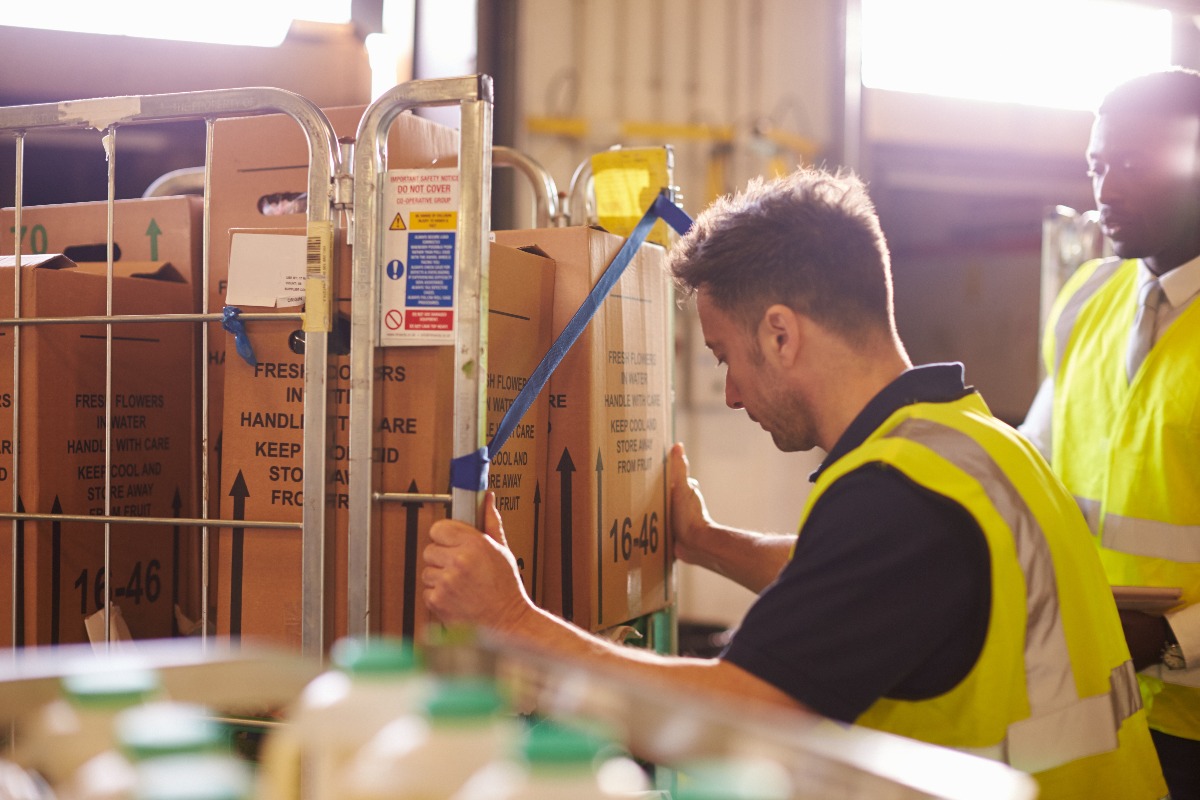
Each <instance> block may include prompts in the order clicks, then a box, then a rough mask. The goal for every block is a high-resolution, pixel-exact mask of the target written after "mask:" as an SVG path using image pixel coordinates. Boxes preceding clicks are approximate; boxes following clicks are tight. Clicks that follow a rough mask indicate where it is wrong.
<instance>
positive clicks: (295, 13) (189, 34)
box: [0, 0, 350, 47]
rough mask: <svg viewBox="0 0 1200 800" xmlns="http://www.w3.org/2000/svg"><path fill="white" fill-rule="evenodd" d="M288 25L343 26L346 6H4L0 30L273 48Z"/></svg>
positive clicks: (264, 0)
mask: <svg viewBox="0 0 1200 800" xmlns="http://www.w3.org/2000/svg"><path fill="white" fill-rule="evenodd" d="M293 19H305V20H314V21H319V22H347V21H349V19H350V0H250V1H249V2H247V0H205V2H203V3H194V2H193V3H170V4H164V3H163V2H162V1H161V0H107V2H87V1H86V0H32V1H31V2H17V1H16V0H6V2H4V3H3V6H2V7H0V25H8V26H12V27H18V28H41V29H45V30H55V31H75V32H80V33H102V34H112V35H117V36H136V37H140V38H149V39H172V40H176V41H183V42H208V43H214V44H242V45H257V46H260V47H274V46H277V45H279V44H280V43H281V42H283V39H284V37H285V36H287V32H288V28H289V27H290V26H291V24H292V20H293Z"/></svg>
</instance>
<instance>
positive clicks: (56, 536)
mask: <svg viewBox="0 0 1200 800" xmlns="http://www.w3.org/2000/svg"><path fill="white" fill-rule="evenodd" d="M50 513H51V514H61V513H62V503H60V502H59V500H58V495H54V505H52V506H51V507H50ZM61 583H62V522H61V521H59V520H57V519H56V520H54V521H53V522H51V523H50V587H51V592H52V594H51V595H50V644H58V623H59V614H60V613H61V611H62V609H61V607H60V601H59V594H60V593H61V592H62V586H61Z"/></svg>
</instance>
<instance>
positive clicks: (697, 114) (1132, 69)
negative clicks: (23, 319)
mask: <svg viewBox="0 0 1200 800" xmlns="http://www.w3.org/2000/svg"><path fill="white" fill-rule="evenodd" d="M58 6H63V7H62V8H59V7H58ZM99 10H100V11H101V13H100V14H99V15H98V16H96V17H95V18H87V17H85V16H84V15H85V14H86V13H88V12H87V11H86V10H85V9H82V8H79V7H77V4H75V3H54V2H41V3H38V4H12V3H10V4H6V6H5V8H4V9H3V10H0V52H3V53H4V57H5V61H6V65H5V68H4V69H3V70H0V105H21V104H29V103H42V102H60V101H69V100H75V99H83V98H91V97H107V96H120V95H134V94H156V93H165V92H178V91H190V90H201V89H217V88H232V87H245V86H274V87H279V88H283V89H288V90H291V91H294V92H296V93H298V94H301V95H303V96H304V97H307V98H308V99H310V100H312V101H313V102H315V103H317V104H318V105H320V106H322V107H334V106H352V105H364V104H366V103H369V102H370V101H371V100H372V99H373V98H374V97H377V96H378V95H379V94H381V93H382V92H383V91H385V90H386V89H387V88H389V87H391V86H392V85H394V84H396V83H400V82H403V81H406V80H409V79H412V78H434V77H446V76H453V75H465V74H471V73H474V72H483V73H487V74H490V75H491V76H492V77H493V79H494V81H495V99H496V105H495V143H496V144H503V145H509V146H512V147H514V148H516V149H517V150H519V151H522V152H523V153H525V154H527V155H529V156H531V157H532V158H534V159H536V160H537V161H538V162H540V163H541V164H542V165H543V166H545V167H546V168H547V169H548V171H549V172H550V174H551V175H552V176H553V177H554V179H555V181H556V182H557V184H558V186H559V188H560V189H563V190H565V189H566V187H567V186H568V184H569V182H570V179H571V176H572V174H573V172H574V170H575V168H576V166H577V165H579V164H580V163H581V162H583V161H584V160H585V159H587V158H588V157H589V156H590V155H591V154H593V153H595V152H599V151H601V150H604V149H607V148H609V147H611V146H613V145H626V146H629V145H660V144H669V145H671V146H672V147H673V149H674V156H675V173H674V174H675V183H676V184H677V185H678V186H679V187H680V189H681V191H682V195H683V204H684V207H685V209H686V210H687V211H688V212H689V213H691V214H693V215H694V214H695V213H697V212H698V211H700V210H701V209H702V208H703V207H704V205H705V204H706V203H707V202H708V201H709V200H710V199H712V198H713V197H715V196H717V195H719V194H722V193H725V192H728V191H732V190H734V189H737V188H739V187H740V186H742V185H744V184H745V182H746V181H747V180H748V179H749V178H751V177H752V176H755V175H770V174H772V173H774V172H777V171H779V170H787V169H790V168H792V167H793V166H794V165H796V164H798V163H802V162H803V163H822V164H826V165H829V166H837V165H842V166H846V167H849V168H852V169H854V170H856V171H857V172H859V173H860V174H861V175H862V176H863V177H864V178H865V179H866V180H867V181H868V183H869V185H870V188H871V192H872V195H873V197H874V199H875V201H876V204H877V206H878V210H879V214H880V218H881V220H882V223H883V228H884V231H885V233H886V235H887V237H888V240H889V242H890V246H891V251H892V258H893V270H894V276H895V287H896V304H897V316H898V324H899V328H900V333H901V335H902V337H903V338H904V340H905V342H906V344H907V346H908V349H909V353H910V355H911V356H912V358H913V360H914V361H915V362H930V361H947V360H957V361H962V362H963V363H964V364H965V365H966V369H967V378H968V381H969V382H970V383H973V384H974V385H975V386H977V387H979V389H980V390H981V391H982V393H983V395H984V397H985V398H986V399H987V400H988V402H989V403H990V405H991V406H992V408H993V410H994V411H995V412H996V414H997V415H998V416H999V417H1001V418H1003V419H1005V420H1007V421H1009V422H1013V423H1016V422H1019V421H1020V420H1021V419H1022V418H1023V416H1024V412H1025V410H1026V408H1027V407H1028V404H1029V402H1030V400H1031V399H1032V397H1033V394H1034V391H1035V389H1036V384H1037V380H1038V374H1037V370H1038V366H1037V359H1038V353H1037V351H1038V347H1037V341H1038V338H1037V337H1038V330H1037V329H1038V314H1039V305H1038V304H1039V293H1040V280H1041V278H1040V260H1041V246H1042V242H1041V239H1042V220H1043V217H1044V215H1045V214H1046V213H1047V209H1049V208H1052V207H1054V206H1056V205H1064V206H1068V207H1070V208H1074V209H1079V210H1084V209H1088V208H1091V207H1092V199H1091V190H1090V185H1089V183H1088V180H1087V178H1086V176H1085V174H1084V172H1085V170H1084V159H1083V151H1084V146H1085V144H1086V141H1087V136H1088V130H1089V127H1090V125H1091V120H1092V112H1091V109H1092V108H1094V105H1095V103H1096V102H1097V101H1098V99H1099V97H1100V95H1101V94H1102V93H1103V91H1104V90H1105V88H1107V87H1108V86H1111V85H1112V84H1114V83H1115V82H1117V81H1119V80H1120V79H1122V78H1124V77H1127V76H1129V75H1132V74H1136V73H1137V72H1141V71H1145V70H1149V69H1153V68H1158V67H1165V66H1168V65H1172V64H1180V65H1183V66H1188V67H1200V5H1198V4H1197V3H1195V2H1192V1H1191V0H1006V1H1005V2H988V1H987V0H973V2H961V0H958V1H957V2H956V1H955V0H907V1H905V2H902V0H326V1H325V2H322V0H308V1H307V2H290V3H289V2H285V1H284V0H279V1H278V2H273V3H272V2H262V3H254V4H247V3H240V4H238V3H232V2H211V3H206V4H203V6H200V5H199V4H194V5H193V6H192V7H189V8H187V9H186V10H185V9H183V8H178V9H175V10H173V11H172V12H171V14H170V16H171V19H169V20H163V19H160V18H161V17H164V16H167V15H164V14H163V13H162V11H161V9H159V8H156V7H155V5H154V4H151V3H136V2H127V3H122V2H110V3H106V4H102V6H99ZM39 12H44V14H45V16H44V17H42V18H41V19H38V18H36V17H37V14H38V13H39ZM193 14H194V15H195V16H194V17H189V15H193ZM256 15H257V16H256ZM47 19H49V20H50V21H49V22H47V21H46V20H47ZM155 22H157V23H161V24H165V25H172V26H173V28H172V29H170V30H166V31H164V32H162V33H160V35H165V36H167V37H188V38H192V39H201V41H182V40H181V39H180V38H151V35H149V34H148V33H147V32H146V31H143V30H142V29H141V28H140V27H139V26H140V25H142V24H143V23H155ZM209 23H211V24H209ZM49 25H55V26H58V27H68V28H73V29H74V30H49V29H45V28H42V27H38V26H49ZM31 26H32V27H31ZM83 31H88V32H83ZM101 31H108V32H101ZM921 80H924V81H925V83H919V81H921ZM1021 80H1024V81H1025V82H1024V83H1021V82H1020V81H1021ZM1006 84H1007V85H1006ZM442 111H445V109H439V110H438V112H439V113H438V119H439V121H442V122H444V123H446V124H449V125H456V124H457V120H456V116H457V113H456V112H454V111H449V112H447V113H446V114H444V115H443V114H442V113H441V112H442ZM69 133H70V134H72V135H66V134H65V133H60V134H55V135H47V136H45V137H42V138H39V139H37V140H35V139H34V138H33V137H31V138H30V141H29V143H28V144H27V146H26V147H27V149H26V154H25V158H26V161H27V163H29V164H30V167H29V169H30V171H33V170H37V171H38V174H44V172H43V170H45V169H47V168H49V169H52V170H53V174H54V175H55V176H56V179H55V180H54V181H52V182H42V183H39V184H37V185H30V186H27V187H26V189H25V195H24V197H23V198H22V202H23V203H24V204H27V205H38V204H45V203H58V202H75V201H84V200H102V199H104V197H105V195H106V189H107V187H106V176H105V174H104V167H103V162H102V161H100V160H99V159H96V158H95V148H98V147H100V146H101V145H100V144H99V135H98V134H97V133H96V132H94V131H89V132H82V131H81V132H78V133H79V134H80V135H79V136H75V135H73V134H75V133H77V132H75V131H71V132H69ZM118 147H119V151H118V152H119V153H120V164H121V167H120V169H119V171H118V173H117V185H116V189H117V193H118V197H137V196H140V195H141V194H142V192H143V191H144V190H145V189H146V187H147V186H148V185H149V184H150V183H151V182H152V181H153V180H155V179H156V178H158V177H159V176H161V175H163V174H165V173H167V172H169V171H171V170H175V169H179V168H185V167H194V166H198V165H202V164H203V162H204V130H203V126H202V125H198V126H196V127H194V128H183V127H181V126H180V125H178V124H176V125H172V126H170V127H169V129H159V128H158V127H156V126H139V127H137V128H133V129H129V130H128V131H123V132H122V136H121V139H120V142H119V144H118ZM12 151H13V145H12V143H11V142H4V143H0V205H4V206H9V205H12V204H13V202H14V197H13V189H12V187H13V186H14V177H15V176H14V175H13V171H14V166H13V164H14V159H13V158H12V157H11V156H12ZM515 177H516V176H512V175H504V174H497V177H496V183H495V186H494V206H495V209H494V212H493V218H494V227H496V228H502V227H520V226H526V225H528V224H529V218H528V208H529V199H528V197H527V190H526V189H525V187H523V186H522V185H521V182H520V181H519V180H516V179H515ZM676 320H677V339H678V359H677V373H676V380H677V389H676V438H677V439H679V440H681V441H683V442H685V444H686V445H687V448H688V452H689V456H690V459H691V464H692V469H693V474H694V475H695V476H696V477H697V478H698V479H699V480H700V482H701V486H702V487H703V489H704V491H705V496H706V499H707V501H708V505H709V509H710V511H711V512H712V514H713V516H714V517H715V518H717V519H718V520H720V521H722V522H725V523H727V524H731V525H736V526H739V527H745V528H753V529H760V530H777V531H791V530H794V529H795V525H796V522H797V520H798V517H799V513H800V510H801V507H802V505H803V502H804V498H805V496H806V494H807V491H808V483H807V475H808V473H809V472H810V471H811V470H812V469H814V468H815V467H816V465H817V464H818V463H819V461H820V458H821V454H820V453H794V454H783V453H779V452H777V451H776V450H775V449H774V447H773V445H772V443H771V440H770V437H769V436H767V435H766V434H765V433H763V432H762V431H761V430H760V429H759V428H758V426H757V425H755V424H754V423H752V422H751V421H750V420H749V419H747V418H746V417H745V416H744V415H741V414H738V413H734V412H732V411H729V410H728V409H726V408H725V407H724V398H723V375H722V373H721V372H720V371H718V370H717V369H716V367H715V364H714V361H713V359H712V358H711V357H710V356H709V355H708V354H707V353H706V352H705V349H704V347H703V343H702V341H700V337H699V335H698V329H697V326H696V323H695V320H694V316H693V315H692V313H691V312H690V310H689V309H687V308H681V309H680V310H679V312H678V314H677V317H676ZM679 577H680V581H679V592H680V609H679V610H680V617H681V618H682V619H692V620H698V621H704V622H711V623H713V624H714V625H717V626H720V625H728V624H732V623H733V622H735V621H736V620H737V619H738V618H739V617H740V616H741V614H742V612H743V611H744V609H745V607H746V605H747V604H748V603H749V600H750V599H751V596H750V594H749V593H748V592H743V591H742V590H739V589H737V588H735V587H730V586H729V585H727V584H726V583H725V582H723V581H720V580H719V579H716V578H712V577H711V576H707V575H705V574H702V573H699V572H698V571H692V570H689V569H686V568H683V569H681V570H680V573H679Z"/></svg>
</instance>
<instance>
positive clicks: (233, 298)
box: [225, 231, 308, 308]
mask: <svg viewBox="0 0 1200 800" xmlns="http://www.w3.org/2000/svg"><path fill="white" fill-rule="evenodd" d="M307 246H308V240H307V239H306V238H305V237H304V236H303V235H302V234H279V233H247V232H243V231H239V232H238V233H235V234H234V235H233V242H232V244H230V246H229V286H228V287H227V288H226V290H225V302H226V303H227V304H228V305H231V306H265V307H266V308H283V307H285V306H298V305H300V304H302V303H303V302H304V264H305V254H306V252H307V250H306V248H307Z"/></svg>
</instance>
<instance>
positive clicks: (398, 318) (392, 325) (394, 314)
mask: <svg viewBox="0 0 1200 800" xmlns="http://www.w3.org/2000/svg"><path fill="white" fill-rule="evenodd" d="M383 324H384V325H387V328H388V330H389V331H398V330H400V328H401V327H403V325H404V315H403V314H401V313H400V312H399V311H397V310H396V309H394V308H393V309H392V310H391V311H389V312H387V313H386V314H384V315H383Z"/></svg>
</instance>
